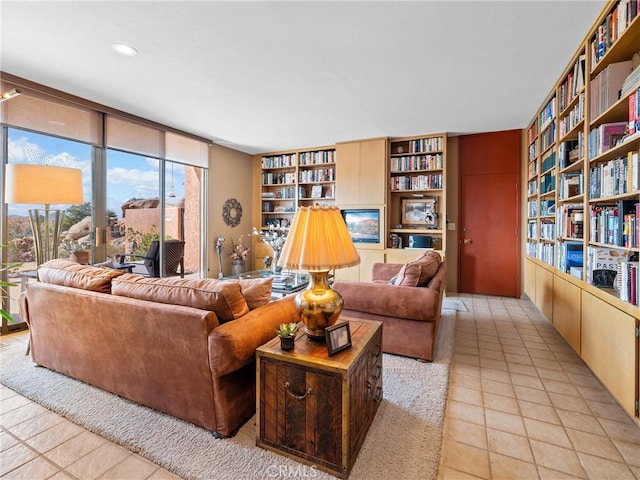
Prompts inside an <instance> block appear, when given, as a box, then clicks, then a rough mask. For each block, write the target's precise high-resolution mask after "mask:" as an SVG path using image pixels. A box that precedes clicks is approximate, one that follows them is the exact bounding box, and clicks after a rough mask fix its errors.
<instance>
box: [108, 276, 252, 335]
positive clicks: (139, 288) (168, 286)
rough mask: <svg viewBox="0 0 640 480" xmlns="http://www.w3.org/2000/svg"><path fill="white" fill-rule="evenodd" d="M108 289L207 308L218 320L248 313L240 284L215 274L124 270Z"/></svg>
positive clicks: (173, 303)
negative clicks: (159, 275) (199, 276)
mask: <svg viewBox="0 0 640 480" xmlns="http://www.w3.org/2000/svg"><path fill="white" fill-rule="evenodd" d="M111 291H112V293H113V294H114V295H120V296H123V297H130V298H139V299H141V300H149V301H152V302H160V303H168V304H172V305H184V306H187V307H195V308H200V309H202V310H209V311H212V312H215V314H216V315H217V316H218V319H219V320H220V323H222V322H227V321H229V320H235V319H236V318H240V317H241V316H243V315H246V314H247V313H249V306H248V305H247V302H246V300H245V299H244V297H243V296H242V292H241V291H240V284H239V283H238V282H225V281H222V280H217V279H214V278H202V279H196V280H191V279H186V278H149V277H143V276H141V275H137V274H134V273H125V274H124V275H122V276H120V277H118V278H117V281H114V282H113V283H112V286H111Z"/></svg>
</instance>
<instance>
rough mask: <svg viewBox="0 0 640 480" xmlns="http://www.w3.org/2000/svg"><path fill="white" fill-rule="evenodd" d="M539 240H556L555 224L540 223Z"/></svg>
mask: <svg viewBox="0 0 640 480" xmlns="http://www.w3.org/2000/svg"><path fill="white" fill-rule="evenodd" d="M540 238H543V239H545V240H555V239H556V223H555V222H540Z"/></svg>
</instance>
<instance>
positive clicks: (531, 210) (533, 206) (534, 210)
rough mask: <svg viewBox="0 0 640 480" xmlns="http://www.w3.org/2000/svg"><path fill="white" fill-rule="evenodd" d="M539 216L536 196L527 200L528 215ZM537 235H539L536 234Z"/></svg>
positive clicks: (531, 216) (530, 216)
mask: <svg viewBox="0 0 640 480" xmlns="http://www.w3.org/2000/svg"><path fill="white" fill-rule="evenodd" d="M537 216H538V200H536V199H535V198H534V199H532V200H529V201H528V202H527V217H529V218H533V217H537ZM531 236H533V235H531ZM536 236H537V235H536Z"/></svg>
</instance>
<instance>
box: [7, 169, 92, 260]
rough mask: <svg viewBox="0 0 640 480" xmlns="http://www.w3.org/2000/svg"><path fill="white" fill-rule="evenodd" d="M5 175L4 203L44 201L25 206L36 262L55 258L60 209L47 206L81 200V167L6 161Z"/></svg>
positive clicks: (62, 214)
mask: <svg viewBox="0 0 640 480" xmlns="http://www.w3.org/2000/svg"><path fill="white" fill-rule="evenodd" d="M5 178H6V202H7V203H36V204H42V205H44V208H42V209H31V210H29V218H30V219H31V229H32V230H33V242H34V246H35V250H36V262H37V264H38V266H40V265H42V264H43V263H45V262H47V261H49V260H51V259H54V258H58V247H59V245H60V235H61V233H62V220H63V218H64V210H57V209H52V208H50V206H51V205H56V204H57V205H71V204H81V203H82V202H83V196H82V170H80V169H77V168H68V167H53V166H49V165H32V164H21V163H20V164H18V163H10V164H7V165H6V177H5Z"/></svg>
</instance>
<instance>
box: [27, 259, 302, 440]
mask: <svg viewBox="0 0 640 480" xmlns="http://www.w3.org/2000/svg"><path fill="white" fill-rule="evenodd" d="M39 278H40V282H37V283H36V282H32V283H30V284H29V285H28V286H27V292H26V302H24V303H23V310H24V312H23V313H24V314H25V316H26V319H27V322H28V324H29V329H30V336H31V339H30V340H31V354H32V358H33V361H34V362H36V363H37V364H38V365H41V366H43V367H47V368H50V369H52V370H55V371H58V372H61V373H64V374H65V375H69V376H71V377H74V378H76V379H78V380H81V381H83V382H86V383H89V384H91V385H94V386H96V387H99V388H101V389H103V390H107V391H109V392H112V393H115V394H117V395H120V396H122V397H125V398H128V399H129V400H132V401H134V402H136V403H139V404H142V405H146V406H148V407H151V408H154V409H156V410H160V411H162V412H165V413H168V414H170V415H173V416H175V417H179V418H182V419H184V420H187V421H189V422H192V423H194V424H196V425H199V426H201V427H204V428H206V429H208V430H211V431H212V432H213V434H214V435H215V436H217V437H227V436H231V435H233V434H234V433H235V432H236V431H237V429H238V428H239V427H240V426H241V425H242V424H243V423H244V422H246V421H247V420H248V419H249V418H250V417H251V416H252V415H253V414H254V413H255V408H256V404H255V399H256V391H255V360H254V359H255V350H256V348H257V347H258V346H260V345H262V344H263V343H265V342H267V341H268V340H269V339H271V338H273V337H274V336H275V329H276V328H277V326H278V325H279V324H280V323H284V322H297V321H298V320H299V316H298V313H297V311H296V309H295V306H294V303H293V297H292V296H290V297H285V298H282V299H279V300H278V301H275V302H269V296H270V291H271V285H270V283H266V282H263V283H260V280H258V279H256V280H257V281H256V280H245V281H242V280H241V281H235V282H223V281H220V280H214V279H201V280H187V279H176V278H172V279H167V278H147V277H142V276H140V275H134V274H123V272H120V271H118V270H109V269H99V268H95V267H91V266H86V265H79V264H75V263H72V262H66V261H62V260H54V261H51V262H48V263H46V264H44V265H43V266H41V268H40V269H39ZM243 282H244V283H243Z"/></svg>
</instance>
